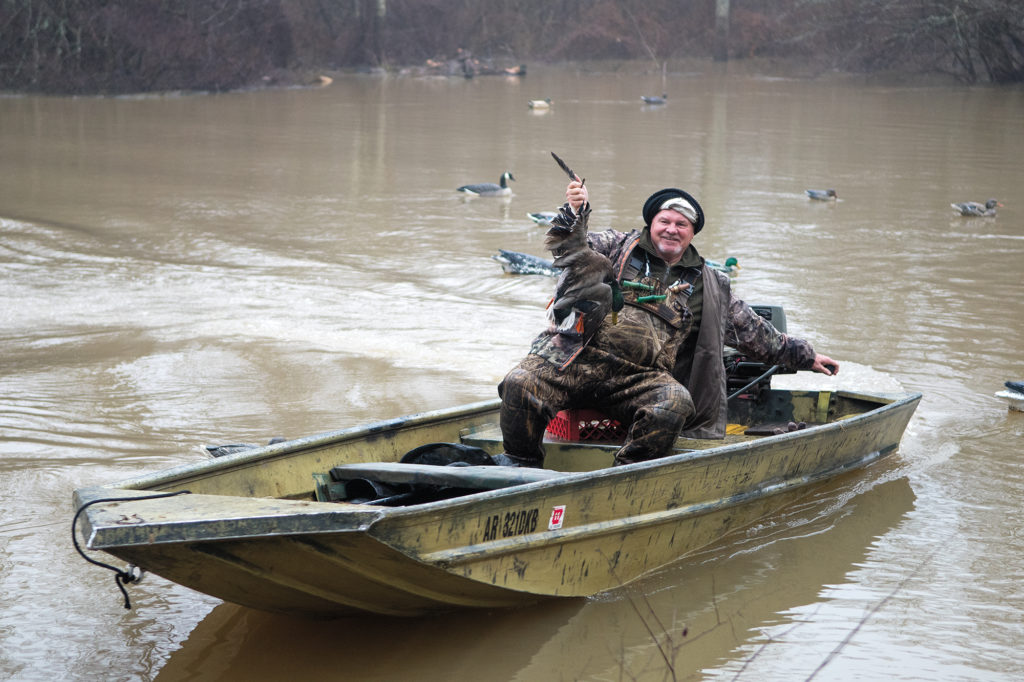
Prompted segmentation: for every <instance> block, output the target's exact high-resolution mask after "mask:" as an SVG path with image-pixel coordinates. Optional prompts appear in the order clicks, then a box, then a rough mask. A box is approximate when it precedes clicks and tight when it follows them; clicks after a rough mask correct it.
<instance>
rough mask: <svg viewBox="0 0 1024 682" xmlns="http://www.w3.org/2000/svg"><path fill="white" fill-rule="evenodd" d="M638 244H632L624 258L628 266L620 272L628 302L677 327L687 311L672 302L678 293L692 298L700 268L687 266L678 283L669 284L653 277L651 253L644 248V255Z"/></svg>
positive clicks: (624, 295)
mask: <svg viewBox="0 0 1024 682" xmlns="http://www.w3.org/2000/svg"><path fill="white" fill-rule="evenodd" d="M635 247H636V242H634V243H633V244H632V245H631V246H630V253H629V254H627V256H626V258H625V267H623V268H622V270H621V271H620V272H621V277H620V283H621V286H622V293H623V297H624V298H625V300H626V303H631V304H633V305H636V306H639V307H641V308H646V309H647V310H649V311H650V312H652V313H654V314H656V315H657V316H658V317H661V318H662V319H663V320H665V321H666V322H668V323H669V324H671V325H672V326H674V327H679V326H681V325H682V324H683V320H684V315H685V314H688V311H686V309H685V308H682V309H680V308H677V307H676V306H675V305H672V299H673V298H675V296H676V295H677V294H683V295H684V296H685V298H684V299H683V301H686V300H689V297H690V295H691V294H693V288H694V283H695V282H696V281H697V279H698V278H699V277H700V276H701V268H685V269H684V271H683V274H682V275H681V276H680V277H679V278H678V279H677V280H676V281H675V282H673V283H672V284H668V285H666V284H665V283H663V282H662V281H661V280H659V279H658V278H656V277H652V276H651V261H650V255H649V254H648V253H647V252H646V251H643V250H642V249H641V251H643V255H642V256H641V255H640V254H638V253H637V252H636V250H635ZM684 306H685V303H684Z"/></svg>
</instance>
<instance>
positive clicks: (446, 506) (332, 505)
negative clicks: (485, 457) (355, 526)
mask: <svg viewBox="0 0 1024 682" xmlns="http://www.w3.org/2000/svg"><path fill="white" fill-rule="evenodd" d="M783 390H785V389H783ZM793 392H819V393H820V392H821V391H799V390H797V391H793ZM837 393H839V392H837ZM843 393H847V395H849V397H853V398H867V399H872V400H885V401H888V402H886V403H885V404H880V405H878V406H877V407H875V408H872V409H870V410H868V411H866V412H863V413H859V414H854V415H852V416H850V417H848V418H845V419H842V420H840V421H834V422H829V423H827V424H820V425H815V426H811V427H808V428H807V429H802V430H799V431H792V432H787V433H782V434H775V435H771V436H764V437H761V438H758V439H757V440H753V441H741V442H736V443H729V444H723V445H721V446H716V447H712V448H707V449H699V450H689V451H685V452H680V453H678V454H675V455H669V456H667V457H663V458H660V459H655V460H649V461H646V462H638V463H635V464H631V465H626V466H619V467H610V468H604V469H596V470H593V471H580V472H564V473H565V475H564V476H561V477H557V478H552V479H548V480H542V481H534V482H529V483H522V484H518V485H513V486H509V487H507V488H500V489H496V490H485V491H480V492H475V493H469V494H466V495H462V496H459V497H454V498H449V499H445V500H437V501H432V502H424V503H420V504H414V505H408V506H401V507H384V506H373V505H346V506H343V507H340V508H339V504H338V503H336V502H314V501H303V504H304V506H306V507H307V508H308V511H305V512H296V513H295V514H293V515H288V516H298V517H302V516H314V515H324V514H327V515H328V516H330V515H331V514H330V513H328V512H333V513H335V514H338V515H341V516H344V515H348V514H353V513H358V514H360V515H365V516H366V517H367V519H366V521H367V522H366V525H365V526H363V529H362V530H363V531H364V532H371V533H372V526H374V525H376V524H377V523H380V522H382V521H386V520H388V519H390V520H395V521H399V520H400V519H402V518H405V517H415V516H418V515H421V514H424V513H436V512H441V513H444V512H451V511H458V510H459V509H460V508H463V507H467V506H472V505H475V504H479V503H480V502H481V501H485V500H486V501H488V502H492V501H500V500H502V499H505V498H516V497H519V496H522V495H528V494H531V493H534V492H536V491H537V490H538V489H542V490H543V491H544V492H545V493H546V494H548V493H553V494H558V493H560V492H564V491H568V490H570V489H571V488H572V487H575V486H579V485H591V484H597V485H600V484H601V483H603V482H606V479H609V478H622V477H625V476H628V477H631V478H642V477H644V476H646V475H650V474H653V473H656V472H657V471H658V470H662V469H667V468H672V467H675V466H682V465H690V464H697V465H699V463H700V462H701V461H702V460H708V461H711V460H714V459H718V458H722V457H730V456H733V455H734V454H737V453H749V452H750V451H756V450H761V449H763V448H765V447H770V446H771V445H772V444H777V443H780V442H785V441H786V440H802V439H805V438H807V437H809V436H811V435H814V436H815V437H826V438H827V436H828V434H829V432H832V431H846V430H850V429H851V428H857V427H859V426H862V425H863V424H862V423H863V422H865V421H868V420H878V419H884V418H885V416H886V415H887V414H888V413H889V412H892V411H894V410H899V409H902V408H904V407H905V406H907V405H909V404H911V403H916V402H917V401H919V400H920V399H921V397H922V395H921V393H918V392H905V393H899V394H866V393H852V392H843ZM497 402H498V401H486V402H482V403H474V404H473V405H468V406H463V407H464V408H465V409H454V408H453V409H450V410H443V411H438V412H425V413H420V414H418V415H412V416H410V417H409V418H404V419H402V418H399V419H393V420H386V421H382V422H376V423H374V424H370V425H366V426H362V427H353V428H352V429H345V430H342V431H334V432H328V433H326V434H319V435H318V436H314V437H310V438H309V439H298V441H301V443H302V445H303V446H305V445H308V444H310V443H311V442H312V441H315V442H316V443H318V444H326V443H327V442H338V440H339V436H341V437H342V439H343V440H348V439H351V438H357V437H361V436H362V435H364V434H369V433H376V432H380V431H382V430H384V429H386V428H398V427H401V426H404V425H410V424H413V423H423V422H425V421H431V420H434V419H436V418H437V416H438V415H439V414H440V415H441V416H443V417H445V418H447V417H455V416H456V415H460V414H465V413H474V412H479V411H480V410H481V408H486V407H489V406H494V405H495V404H496V403H497ZM492 409H493V408H492ZM288 443H290V444H291V445H292V447H290V448H288V452H289V453H294V452H295V451H296V448H295V445H296V443H297V441H294V440H293V441H288ZM898 446H899V441H897V442H896V443H895V444H893V447H891V448H887V449H886V451H885V452H880V451H879V450H873V451H871V452H869V453H866V454H865V455H863V456H862V457H859V458H857V459H856V460H854V461H851V462H849V463H847V464H845V465H841V466H838V467H834V468H833V469H829V470H826V471H823V472H819V473H812V474H810V475H806V476H801V477H796V478H793V479H782V480H765V481H760V482H759V483H758V485H757V488H756V489H754V490H751V491H748V492H745V493H741V494H739V495H734V496H730V497H728V498H722V499H720V500H716V501H713V502H710V503H709V502H701V503H694V504H692V505H686V506H684V507H679V508H677V509H670V510H657V511H655V512H651V514H654V515H657V514H664V513H666V512H674V513H676V514H677V515H678V514H680V513H681V512H677V510H679V509H686V507H693V510H692V513H699V512H703V511H713V510H714V509H719V508H728V507H729V506H733V505H735V504H741V503H743V502H747V501H751V500H755V499H760V498H762V497H767V496H769V495H773V494H778V493H782V492H786V491H788V490H793V489H796V488H799V487H802V486H804V485H808V484H810V483H814V482H818V481H822V480H826V479H828V478H831V477H834V476H837V475H840V474H842V473H845V472H846V471H850V470H854V469H858V468H862V467H864V466H867V465H868V464H871V463H872V462H873V461H876V460H878V459H881V458H882V457H883V456H884V455H887V454H889V451H891V450H895V449H897V448H898ZM277 447H279V446H278V445H275V446H269V447H268V448H263V449H262V450H263V451H264V454H263V455H262V456H257V457H253V455H252V454H251V453H249V452H245V453H239V454H238V455H231V456H230V457H233V458H239V457H240V458H241V459H242V460H243V461H242V462H240V463H242V464H246V465H248V464H251V463H253V462H252V460H256V462H264V461H267V459H268V458H272V455H273V454H276V453H275V452H273V451H269V449H270V448H277ZM302 449H305V448H304V447H303V448H302ZM268 451H269V452H268ZM257 454H259V453H257ZM218 464H220V465H221V466H223V465H222V464H221V463H220V462H218V461H216V460H215V461H213V462H211V463H207V462H200V463H194V464H190V465H183V466H181V467H175V468H173V469H168V470H164V471H163V472H157V474H161V475H157V474H154V475H153V476H152V478H153V481H156V482H165V481H167V480H168V478H169V477H171V476H173V475H176V474H178V472H182V473H195V471H196V470H197V469H198V470H206V469H212V470H215V471H216V470H218V469H220V468H221V466H216V465H218ZM143 480H145V479H141V478H140V479H132V480H130V481H125V482H122V484H120V485H121V486H124V485H125V484H131V485H137V484H138V483H139V482H140V481H143ZM787 480H792V481H793V484H792V485H783V484H784V483H785V481H787ZM179 482H180V481H179V480H175V481H173V483H175V484H178V483H179ZM115 485H117V484H115ZM117 489H118V488H117V487H111V486H97V487H93V488H86V489H82V490H81V492H82V493H87V494H90V495H93V494H94V495H96V496H97V497H98V496H99V493H100V492H107V491H113V490H117ZM122 489H127V490H137V489H136V488H126V487H125V488H122ZM206 496H207V497H211V498H217V499H221V500H223V501H224V506H228V507H230V505H231V500H234V499H242V500H254V499H266V500H279V499H280V498H252V497H249V496H233V495H206ZM78 497H79V491H76V498H78ZM182 497H183V498H187V497H190V496H182ZM733 498H735V499H733ZM173 500H174V498H168V502H167V504H170V505H172V506H176V504H175V503H174V502H173ZM730 500H731V501H730ZM182 504H184V501H182ZM683 515H685V514H683ZM87 516H91V514H87ZM369 517H372V518H369ZM218 518H220V519H222V518H223V516H220V517H205V518H204V517H202V516H197V517H195V518H193V519H188V520H181V521H178V522H173V523H163V524H155V525H159V526H161V527H163V528H164V530H165V531H167V530H169V529H170V527H172V526H183V525H188V524H197V523H202V522H204V521H206V520H210V521H216V520H217V519H218ZM269 518H279V517H264V518H263V519H261V518H260V517H238V518H237V519H235V521H236V522H241V521H243V520H249V521H251V522H253V523H255V524H259V523H260V522H261V521H262V520H266V519H269ZM636 518H637V517H630V519H634V520H635V519H636ZM662 521H663V520H659V519H654V518H652V520H651V521H650V522H651V523H659V522H662ZM88 522H89V525H90V527H91V530H92V531H93V532H92V533H90V540H92V539H93V537H95V527H94V526H93V524H92V518H89V520H88ZM612 523H614V522H613V521H602V522H597V523H595V524H591V525H595V526H600V525H604V524H612ZM146 525H150V526H151V525H154V524H142V526H143V527H145V526H146ZM630 525H631V524H630ZM122 527H123V526H122ZM623 527H626V526H625V525H624V526H623ZM135 528H136V529H137V528H138V526H136V527H135ZM108 530H109V527H108ZM254 530H255V529H254ZM350 530H352V529H351V528H338V527H333V528H332V527H321V528H310V529H308V530H303V531H302V532H301V533H300V534H303V535H321V534H330V533H338V532H346V531H350ZM615 530H621V528H615V529H613V530H608V531H607V532H615ZM295 534H296V531H294V530H288V531H284V532H279V533H277V532H263V533H261V532H258V531H257V532H254V533H252V534H245V535H238V536H234V535H231V536H228V535H223V536H217V537H210V538H208V539H203V540H200V539H196V540H194V541H196V542H218V541H223V540H231V539H251V538H255V537H274V536H288V535H295ZM559 537H560V536H559ZM183 541H184V542H191V541H193V540H187V539H186V540H182V539H181V538H180V537H178V538H175V539H169V540H166V541H164V542H167V543H174V542H183ZM146 544H162V542H160V541H158V540H157V538H156V537H155V536H150V539H149V541H148V542H147V543H146ZM488 544H489V545H490V544H492V543H488ZM89 546H90V547H91V546H92V543H91V542H90V543H89ZM117 546H118V544H117V543H113V544H108V543H104V547H117ZM469 547H478V548H480V544H479V543H478V544H477V545H472V546H467V547H466V548H463V549H462V550H440V551H437V552H432V553H431V552H428V553H425V554H422V555H420V554H418V553H417V554H415V556H416V557H417V558H418V559H420V560H422V561H430V558H429V557H431V556H437V557H438V559H439V560H440V557H441V555H443V554H445V553H450V552H458V551H463V552H465V553H469V552H470V550H469ZM101 548H102V547H101ZM402 551H405V550H402Z"/></svg>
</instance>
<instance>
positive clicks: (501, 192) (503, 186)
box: [455, 171, 515, 197]
mask: <svg viewBox="0 0 1024 682" xmlns="http://www.w3.org/2000/svg"><path fill="white" fill-rule="evenodd" d="M509 180H515V177H513V175H512V172H511V171H505V172H504V173H502V175H501V179H500V180H498V182H497V184H496V183H493V182H480V183H477V184H475V185H463V186H462V187H459V188H457V189H456V190H455V191H456V192H462V193H463V194H472V195H473V196H478V197H500V196H506V195H508V194H511V193H512V188H511V187H509V186H508V182H509Z"/></svg>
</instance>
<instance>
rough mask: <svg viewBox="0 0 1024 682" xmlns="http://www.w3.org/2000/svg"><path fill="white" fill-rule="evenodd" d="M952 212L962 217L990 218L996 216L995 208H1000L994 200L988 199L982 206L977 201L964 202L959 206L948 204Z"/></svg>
mask: <svg viewBox="0 0 1024 682" xmlns="http://www.w3.org/2000/svg"><path fill="white" fill-rule="evenodd" d="M950 206H951V207H952V208H953V210H954V211H956V212H957V213H959V214H960V215H962V216H967V217H983V218H991V217H992V216H994V215H995V214H996V207H997V206H1002V204H1001V203H999V202H998V201H996V200H995V199H989V200H988V201H986V202H985V203H984V204H979V203H978V202H977V201H965V202H963V203H960V204H950Z"/></svg>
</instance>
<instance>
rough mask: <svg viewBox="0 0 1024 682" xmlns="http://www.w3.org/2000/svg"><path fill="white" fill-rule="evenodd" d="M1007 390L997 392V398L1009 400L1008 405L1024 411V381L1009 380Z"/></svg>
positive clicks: (1006, 384) (1018, 410)
mask: <svg viewBox="0 0 1024 682" xmlns="http://www.w3.org/2000/svg"><path fill="white" fill-rule="evenodd" d="M1003 385H1004V386H1006V390H1005V391H999V392H998V393H996V397H997V398H1002V399H1003V400H1005V401H1006V402H1007V406H1008V407H1009V408H1010V409H1011V410H1014V411H1016V412H1024V381H1007V382H1006V383H1005V384H1003Z"/></svg>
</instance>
